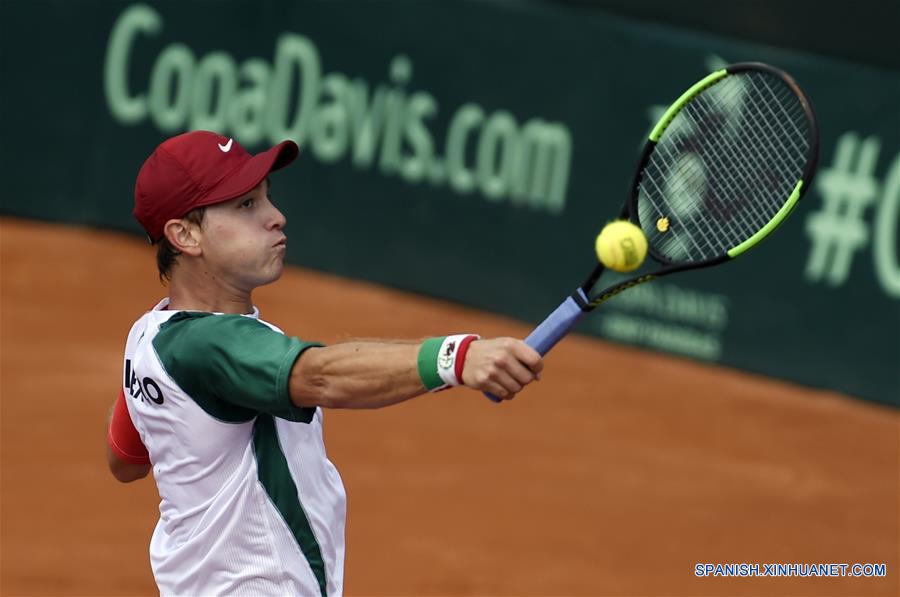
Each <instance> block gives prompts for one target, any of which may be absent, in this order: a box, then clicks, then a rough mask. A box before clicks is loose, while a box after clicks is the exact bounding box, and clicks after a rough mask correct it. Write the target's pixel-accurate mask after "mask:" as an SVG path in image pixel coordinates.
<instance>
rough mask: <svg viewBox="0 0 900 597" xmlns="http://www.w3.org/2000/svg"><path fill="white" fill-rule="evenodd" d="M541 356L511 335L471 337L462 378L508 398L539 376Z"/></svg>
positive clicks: (542, 365)
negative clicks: (483, 337)
mask: <svg viewBox="0 0 900 597" xmlns="http://www.w3.org/2000/svg"><path fill="white" fill-rule="evenodd" d="M543 368H544V360H543V359H542V358H541V355H539V354H538V353H537V351H535V350H534V349H533V348H531V347H530V346H528V345H527V344H525V343H524V342H522V341H521V340H516V339H515V338H493V339H491V340H475V341H474V342H472V344H470V345H469V351H468V353H467V354H466V362H465V365H464V366H463V372H462V382H463V384H465V385H466V386H468V387H470V388H473V389H475V390H481V391H482V392H490V393H491V394H493V395H494V396H496V397H497V398H500V399H501V400H511V399H512V398H514V397H515V395H516V394H517V393H518V392H520V391H521V390H522V388H524V387H525V386H527V385H528V384H530V383H531V382H532V381H534V380H536V379H539V374H540V372H541V369H543Z"/></svg>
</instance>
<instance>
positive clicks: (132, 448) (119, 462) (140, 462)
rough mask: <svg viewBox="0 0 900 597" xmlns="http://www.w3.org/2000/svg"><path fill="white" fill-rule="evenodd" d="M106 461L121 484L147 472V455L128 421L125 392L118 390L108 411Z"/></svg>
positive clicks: (149, 466) (148, 471)
mask: <svg viewBox="0 0 900 597" xmlns="http://www.w3.org/2000/svg"><path fill="white" fill-rule="evenodd" d="M106 461H107V464H108V465H109V471H110V472H111V473H112V474H113V476H114V477H115V478H116V479H117V480H118V481H121V482H122V483H130V482H132V481H137V480H138V479H143V478H144V477H146V476H147V475H148V474H150V469H151V464H150V458H149V455H148V454H147V449H146V448H145V447H144V444H143V442H142V441H141V437H140V435H139V434H138V432H137V430H136V429H135V428H134V424H133V423H132V422H131V416H130V415H129V414H128V407H127V406H126V405H125V393H124V392H120V393H119V398H118V399H117V400H116V402H115V404H114V405H113V407H112V409H110V411H109V422H108V425H107V436H106Z"/></svg>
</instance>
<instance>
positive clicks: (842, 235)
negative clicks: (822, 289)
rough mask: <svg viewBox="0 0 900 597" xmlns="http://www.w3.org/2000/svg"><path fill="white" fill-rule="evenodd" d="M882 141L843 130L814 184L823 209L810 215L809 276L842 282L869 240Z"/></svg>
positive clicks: (807, 227) (839, 283) (833, 284)
mask: <svg viewBox="0 0 900 597" xmlns="http://www.w3.org/2000/svg"><path fill="white" fill-rule="evenodd" d="M880 150H881V141H880V140H879V139H878V138H876V137H869V138H867V139H865V140H864V141H860V138H859V136H858V135H857V134H856V133H852V132H847V133H844V134H843V135H841V137H840V139H839V140H838V143H837V149H835V152H834V161H833V164H832V166H831V167H830V168H826V169H824V170H822V171H821V173H820V174H819V179H818V182H817V185H816V188H817V189H818V190H819V195H821V197H822V209H821V210H820V211H817V212H815V213H812V214H810V216H809V217H808V218H807V220H806V234H807V236H809V238H810V240H811V241H812V250H811V251H810V254H809V258H808V259H807V262H806V272H805V276H806V279H807V280H809V281H811V282H818V281H820V280H823V279H824V280H825V282H827V283H828V284H829V285H831V286H840V285H841V284H843V283H844V282H845V281H846V280H847V277H848V276H849V275H850V269H851V266H852V264H853V256H854V254H855V253H856V252H857V251H859V250H860V249H862V248H864V247H865V246H866V245H867V244H868V242H869V229H868V227H867V225H866V221H865V220H864V219H863V218H864V216H865V211H866V208H867V207H869V205H871V204H872V202H874V201H875V198H876V197H877V195H878V179H877V178H875V176H874V172H875V165H876V162H877V161H878V153H879V151H880Z"/></svg>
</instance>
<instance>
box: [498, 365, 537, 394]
mask: <svg viewBox="0 0 900 597" xmlns="http://www.w3.org/2000/svg"><path fill="white" fill-rule="evenodd" d="M506 371H507V373H509V375H510V377H512V378H513V379H515V380H516V381H517V382H519V385H520V386H522V387H524V386H527V385H528V384H530V383H531V382H532V381H534V380H535V379H537V374H536V373H534V372H532V371H531V369H529V368H528V366H527V365H525V363H523V362H522V361H519V360H518V359H515V358H513V359H510V360H509V362H508V363H507V364H506Z"/></svg>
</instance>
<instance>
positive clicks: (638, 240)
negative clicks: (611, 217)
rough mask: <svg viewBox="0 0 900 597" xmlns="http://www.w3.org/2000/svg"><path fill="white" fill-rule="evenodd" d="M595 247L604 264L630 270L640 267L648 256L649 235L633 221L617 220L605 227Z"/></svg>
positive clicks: (615, 269) (619, 270) (612, 267)
mask: <svg viewBox="0 0 900 597" xmlns="http://www.w3.org/2000/svg"><path fill="white" fill-rule="evenodd" d="M595 248H596V249H597V258H598V259H600V263H602V264H603V265H604V266H606V267H607V268H609V269H611V270H614V271H617V272H630V271H633V270H636V269H637V268H639V267H640V266H641V264H642V263H643V262H644V258H645V257H646V256H647V237H646V236H644V233H643V231H641V229H640V228H638V227H637V226H635V225H634V224H632V223H631V222H628V221H625V220H616V221H614V222H610V223H609V224H607V225H606V226H604V227H603V230H601V231H600V234H599V235H598V236H597V242H596V243H595Z"/></svg>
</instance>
